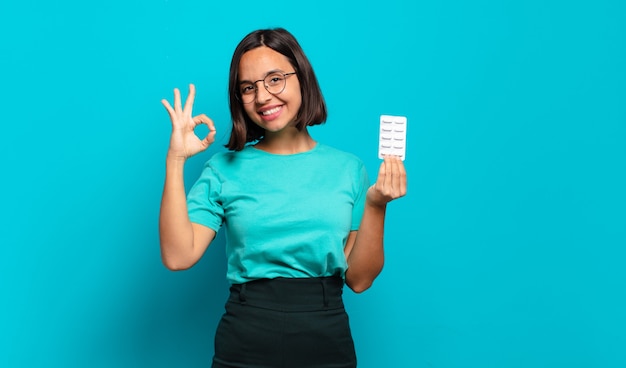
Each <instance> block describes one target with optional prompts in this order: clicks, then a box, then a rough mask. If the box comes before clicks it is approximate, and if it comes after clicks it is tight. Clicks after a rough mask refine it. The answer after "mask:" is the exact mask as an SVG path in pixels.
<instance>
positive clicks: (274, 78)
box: [239, 72, 296, 104]
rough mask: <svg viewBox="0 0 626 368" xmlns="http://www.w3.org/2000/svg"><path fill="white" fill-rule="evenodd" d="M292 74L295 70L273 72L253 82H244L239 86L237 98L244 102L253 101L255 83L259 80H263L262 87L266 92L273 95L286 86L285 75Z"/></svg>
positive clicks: (280, 91) (255, 91)
mask: <svg viewBox="0 0 626 368" xmlns="http://www.w3.org/2000/svg"><path fill="white" fill-rule="evenodd" d="M293 74H296V72H292V73H279V72H274V73H270V74H268V75H267V76H265V78H263V79H259V80H257V81H254V82H244V83H242V84H241V85H240V86H239V99H240V100H241V102H243V103H245V104H249V103H251V102H253V101H254V99H255V98H256V94H257V91H258V89H257V86H256V84H257V83H259V82H263V87H265V89H266V90H267V92H269V93H271V94H273V95H278V94H280V93H282V92H283V91H284V90H285V87H286V86H287V77H288V76H290V75H293Z"/></svg>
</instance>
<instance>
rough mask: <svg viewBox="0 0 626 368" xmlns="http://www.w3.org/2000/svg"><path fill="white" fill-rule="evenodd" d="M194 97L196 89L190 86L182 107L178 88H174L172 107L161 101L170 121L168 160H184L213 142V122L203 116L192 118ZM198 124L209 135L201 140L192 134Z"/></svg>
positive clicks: (165, 101)
mask: <svg viewBox="0 0 626 368" xmlns="http://www.w3.org/2000/svg"><path fill="white" fill-rule="evenodd" d="M195 96H196V87H195V86H194V85H193V84H190V85H189V96H187V100H186V101H185V106H184V107H183V106H182V102H181V99H180V91H179V90H178V88H174V107H172V106H171V105H170V103H169V102H168V101H167V100H166V99H163V100H161V103H162V104H163V106H165V109H166V110H167V112H168V113H169V115H170V119H171V120H172V136H171V137H170V147H169V151H168V153H167V155H168V157H169V158H174V159H181V160H186V159H188V158H189V157H191V156H193V155H195V154H196V153H198V152H202V151H204V150H205V149H207V148H208V147H209V146H210V145H211V144H212V143H213V142H214V141H215V125H214V124H213V120H211V119H210V118H209V117H208V116H206V115H204V114H201V115H197V116H192V113H191V111H192V109H193V102H194V99H195ZM200 124H204V125H206V126H207V127H208V128H209V133H208V134H207V135H206V137H204V138H203V139H200V138H198V136H197V135H196V133H195V132H194V129H195V128H196V127H197V126H198V125H200Z"/></svg>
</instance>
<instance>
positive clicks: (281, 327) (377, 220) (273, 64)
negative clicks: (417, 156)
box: [159, 29, 406, 368]
mask: <svg viewBox="0 0 626 368" xmlns="http://www.w3.org/2000/svg"><path fill="white" fill-rule="evenodd" d="M194 97H195V87H194V86H193V85H190V86H189V95H188V97H187V100H186V101H185V103H184V105H183V103H182V101H181V96H180V91H179V90H178V89H174V105H173V106H171V105H170V104H169V102H168V101H166V100H163V101H162V103H163V105H164V106H165V108H166V109H167V111H168V113H169V115H170V119H171V121H172V134H171V138H170V146H169V150H168V154H167V160H166V179H165V187H164V191H163V199H162V204H161V214H160V222H159V228H160V236H161V255H162V258H163V263H164V264H165V265H166V267H167V268H169V269H172V270H183V269H187V268H189V267H191V266H193V265H194V264H195V263H196V262H197V261H198V260H199V259H200V257H201V256H202V254H203V253H204V252H205V250H206V249H207V247H208V246H209V244H210V243H211V241H212V240H213V239H214V237H215V234H216V232H217V231H218V230H219V229H220V228H221V227H222V226H223V227H224V229H225V231H226V241H227V244H226V252H227V259H228V268H227V278H228V280H229V282H230V284H231V288H230V296H229V298H228V301H227V303H226V313H225V314H224V315H223V317H222V319H221V321H220V323H219V326H218V328H217V332H216V337H215V356H214V358H213V367H216V368H220V367H272V368H275V367H289V368H293V367H299V368H302V367H355V366H356V357H355V350H354V345H353V341H352V336H351V334H350V327H349V323H348V317H347V315H346V312H345V310H344V307H343V302H342V290H343V285H344V283H345V284H347V285H348V286H349V287H350V288H351V289H352V290H354V291H355V292H357V293H360V292H363V291H364V290H366V289H367V288H369V287H370V285H371V284H372V282H373V281H374V279H375V278H376V277H377V276H378V274H379V273H380V271H381V269H382V267H383V227H384V219H385V210H386V206H387V203H388V202H389V201H391V200H393V199H396V198H399V197H402V196H404V195H405V193H406V174H405V170H404V166H403V164H402V161H401V160H399V159H398V158H395V157H385V159H384V161H383V162H382V164H381V166H380V170H379V172H378V177H377V180H376V182H375V184H374V185H372V186H370V185H369V183H368V178H367V174H366V172H365V168H364V165H363V163H362V162H361V161H360V160H359V159H358V158H356V157H355V156H353V155H351V154H348V153H345V152H341V151H339V150H336V149H334V148H331V147H329V146H326V145H324V144H322V143H319V142H316V141H315V140H313V138H312V137H311V136H310V135H309V132H308V130H307V127H308V126H312V125H318V124H321V123H323V122H324V121H325V120H326V105H325V102H324V99H323V97H322V93H321V91H320V89H319V86H318V82H317V79H316V77H315V74H314V72H313V68H312V67H311V65H310V63H309V61H308V59H307V58H306V56H305V55H304V52H303V51H302V49H301V47H300V45H299V44H298V42H297V41H296V39H295V38H294V37H293V36H292V35H291V34H290V33H289V32H287V31H286V30H284V29H267V30H258V31H255V32H252V33H250V34H248V35H247V36H246V37H245V38H244V39H243V40H242V41H241V42H240V43H239V45H238V46H237V48H236V49H235V52H234V55H233V58H232V63H231V67H230V81H229V98H230V100H229V102H230V110H231V116H232V124H233V125H232V131H231V135H230V140H229V142H228V144H227V148H229V151H227V152H221V153H217V154H215V155H213V157H211V159H210V160H209V161H208V162H207V164H206V166H205V168H204V170H203V172H202V174H201V176H200V178H199V179H198V180H197V182H196V183H195V184H194V185H193V187H192V188H191V190H190V192H189V194H188V195H186V193H185V188H184V182H183V167H184V164H185V161H186V159H187V158H189V157H191V156H193V155H195V154H196V153H198V152H201V151H203V150H205V149H206V148H207V147H209V146H210V145H211V144H212V143H213V141H214V139H215V132H216V130H215V126H214V124H213V121H212V120H211V119H210V118H209V117H207V116H206V115H197V116H193V115H192V107H193V102H194ZM199 124H205V125H206V126H208V128H209V133H208V134H207V136H206V137H205V138H204V139H200V138H198V137H197V136H196V135H195V134H194V128H195V127H196V126H197V125H199Z"/></svg>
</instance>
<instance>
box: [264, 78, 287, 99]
mask: <svg viewBox="0 0 626 368" xmlns="http://www.w3.org/2000/svg"><path fill="white" fill-rule="evenodd" d="M264 83H265V89H267V92H269V93H271V94H273V95H277V94H279V93H281V92H282V91H283V90H284V89H285V84H286V83H285V76H284V75H283V74H280V73H273V74H270V75H268V76H267V77H265V80H264Z"/></svg>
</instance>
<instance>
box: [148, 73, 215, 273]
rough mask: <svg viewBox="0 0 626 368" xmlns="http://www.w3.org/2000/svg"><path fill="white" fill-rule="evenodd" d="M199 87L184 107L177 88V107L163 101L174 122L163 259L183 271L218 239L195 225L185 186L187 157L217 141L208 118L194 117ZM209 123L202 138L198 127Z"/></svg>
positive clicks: (168, 162) (162, 236)
mask: <svg viewBox="0 0 626 368" xmlns="http://www.w3.org/2000/svg"><path fill="white" fill-rule="evenodd" d="M194 98H195V87H194V86H193V85H190V86H189V96H188V97H187V100H186V101H185V106H184V108H183V106H182V103H181V98H180V91H179V90H178V89H174V107H172V106H171V105H170V104H169V103H168V102H167V100H163V101H161V102H162V103H163V105H164V106H165V109H166V110H167V112H168V113H169V115H170V119H171V121H172V136H171V138H170V147H169V150H168V153H167V159H166V169H165V185H164V188H163V197H162V199H161V212H160V215H159V235H160V239H161V258H162V260H163V264H164V265H165V266H166V267H167V268H169V269H171V270H183V269H187V268H189V267H191V266H193V265H194V264H195V263H196V262H198V260H199V259H200V257H202V254H204V252H205V251H206V249H207V247H208V246H209V244H210V243H211V241H212V240H213V238H214V237H215V231H214V230H212V229H209V228H208V227H206V226H202V225H199V224H195V223H192V222H191V221H190V220H189V214H188V213H187V200H186V194H185V183H184V175H183V173H184V166H185V162H186V160H187V158H189V157H191V156H193V155H194V154H196V153H198V152H201V151H203V150H205V149H206V148H208V147H209V146H210V145H211V143H213V141H214V140H215V126H214V124H213V121H212V120H211V119H209V118H208V117H207V116H206V115H198V116H195V117H192V114H191V111H192V108H193V102H194ZM199 124H205V125H207V127H208V128H209V131H210V132H209V134H208V135H207V136H206V137H205V138H204V139H202V140H201V139H199V138H198V137H197V136H196V135H195V133H194V128H195V127H196V126H197V125H199Z"/></svg>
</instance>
